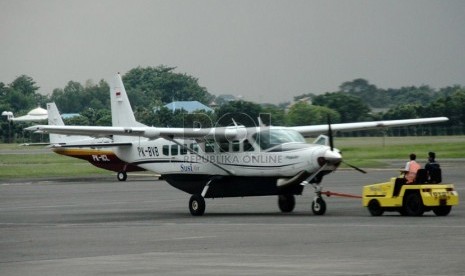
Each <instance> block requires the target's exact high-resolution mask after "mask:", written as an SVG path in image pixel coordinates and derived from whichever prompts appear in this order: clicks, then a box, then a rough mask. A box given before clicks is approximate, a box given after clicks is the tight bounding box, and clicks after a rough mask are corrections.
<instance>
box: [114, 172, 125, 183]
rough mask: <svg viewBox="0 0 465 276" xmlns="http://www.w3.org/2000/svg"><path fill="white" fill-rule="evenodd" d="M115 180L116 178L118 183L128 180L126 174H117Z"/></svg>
mask: <svg viewBox="0 0 465 276" xmlns="http://www.w3.org/2000/svg"><path fill="white" fill-rule="evenodd" d="M116 178H118V180H119V181H126V179H128V174H127V173H126V172H124V171H123V172H118V173H117V174H116Z"/></svg>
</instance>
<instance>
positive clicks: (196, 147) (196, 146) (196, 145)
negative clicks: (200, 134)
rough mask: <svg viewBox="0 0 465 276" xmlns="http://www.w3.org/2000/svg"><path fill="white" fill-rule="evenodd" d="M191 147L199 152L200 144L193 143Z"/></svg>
mask: <svg viewBox="0 0 465 276" xmlns="http://www.w3.org/2000/svg"><path fill="white" fill-rule="evenodd" d="M189 148H190V149H191V150H193V151H195V152H199V145H198V144H196V143H191V144H190V145H189Z"/></svg>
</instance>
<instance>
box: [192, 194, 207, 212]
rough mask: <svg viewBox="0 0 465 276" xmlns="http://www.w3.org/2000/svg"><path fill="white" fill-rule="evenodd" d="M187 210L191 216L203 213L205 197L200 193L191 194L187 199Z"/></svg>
mask: <svg viewBox="0 0 465 276" xmlns="http://www.w3.org/2000/svg"><path fill="white" fill-rule="evenodd" d="M189 211H190V212H191V214H192V215H193V216H201V215H203V214H204V213H205V199H203V197H202V196H201V195H192V196H191V199H190V200H189Z"/></svg>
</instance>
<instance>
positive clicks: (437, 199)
mask: <svg viewBox="0 0 465 276" xmlns="http://www.w3.org/2000/svg"><path fill="white" fill-rule="evenodd" d="M405 182H406V181H405V178H403V177H397V178H396V177H393V178H391V180H390V181H389V182H385V183H378V184H373V185H367V186H364V187H363V194H362V201H363V206H364V207H368V211H369V212H370V214H371V215H372V216H381V215H382V214H383V213H384V212H385V211H394V212H399V213H400V214H401V215H405V216H422V215H423V213H424V212H428V211H433V212H434V213H435V214H436V215H437V216H447V215H448V214H449V213H450V211H451V209H452V206H455V205H458V204H459V194H458V193H457V191H456V190H455V189H454V185H453V184H435V183H426V171H424V170H423V169H421V170H418V172H417V179H416V181H415V182H414V183H413V184H405ZM439 182H440V181H439Z"/></svg>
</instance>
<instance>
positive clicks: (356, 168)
mask: <svg viewBox="0 0 465 276" xmlns="http://www.w3.org/2000/svg"><path fill="white" fill-rule="evenodd" d="M342 163H344V164H346V165H347V166H349V167H351V168H352V169H355V170H357V171H359V172H361V173H367V172H366V171H364V170H362V169H360V168H358V167H355V166H354V165H351V164H349V163H347V162H345V161H342Z"/></svg>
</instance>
